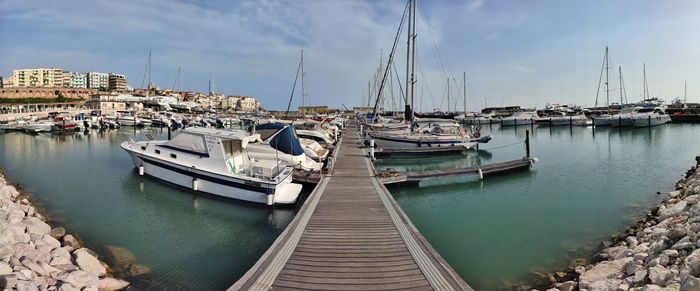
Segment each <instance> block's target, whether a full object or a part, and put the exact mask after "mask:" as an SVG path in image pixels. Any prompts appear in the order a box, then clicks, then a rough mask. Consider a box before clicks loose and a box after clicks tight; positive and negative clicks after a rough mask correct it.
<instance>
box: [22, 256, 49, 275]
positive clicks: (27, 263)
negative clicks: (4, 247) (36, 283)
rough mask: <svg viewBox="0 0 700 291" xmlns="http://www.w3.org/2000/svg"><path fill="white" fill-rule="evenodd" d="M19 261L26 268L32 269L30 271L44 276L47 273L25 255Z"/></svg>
mask: <svg viewBox="0 0 700 291" xmlns="http://www.w3.org/2000/svg"><path fill="white" fill-rule="evenodd" d="M20 262H22V266H25V267H27V269H29V270H32V272H34V273H37V274H39V275H41V276H46V275H48V274H49V273H48V272H47V271H46V270H44V268H42V267H41V266H40V265H39V264H37V263H36V262H34V261H32V260H31V259H29V258H27V257H23V258H21V259H20Z"/></svg>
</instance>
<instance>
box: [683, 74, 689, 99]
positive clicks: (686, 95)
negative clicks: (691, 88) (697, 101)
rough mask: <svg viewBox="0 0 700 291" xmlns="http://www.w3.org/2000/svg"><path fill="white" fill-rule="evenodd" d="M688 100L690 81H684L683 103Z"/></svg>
mask: <svg viewBox="0 0 700 291" xmlns="http://www.w3.org/2000/svg"><path fill="white" fill-rule="evenodd" d="M687 102H688V81H687V80H686V81H684V82H683V103H684V104H685V103H687Z"/></svg>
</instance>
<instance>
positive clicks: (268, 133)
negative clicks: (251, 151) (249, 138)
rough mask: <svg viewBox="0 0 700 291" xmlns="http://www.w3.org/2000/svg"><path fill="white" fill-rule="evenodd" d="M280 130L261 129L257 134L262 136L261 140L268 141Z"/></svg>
mask: <svg viewBox="0 0 700 291" xmlns="http://www.w3.org/2000/svg"><path fill="white" fill-rule="evenodd" d="M278 130H279V129H275V128H270V129H260V130H256V131H255V133H257V134H260V139H261V140H266V139H268V138H270V137H271V136H272V135H273V134H275V132H277V131H278Z"/></svg>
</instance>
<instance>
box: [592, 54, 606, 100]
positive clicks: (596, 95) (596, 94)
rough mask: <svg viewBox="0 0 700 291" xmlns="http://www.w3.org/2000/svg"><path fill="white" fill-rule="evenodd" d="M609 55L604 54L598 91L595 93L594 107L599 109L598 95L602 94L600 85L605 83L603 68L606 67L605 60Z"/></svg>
mask: <svg viewBox="0 0 700 291" xmlns="http://www.w3.org/2000/svg"><path fill="white" fill-rule="evenodd" d="M606 58H607V54H605V53H604V54H603V64H602V65H600V77H599V78H598V89H597V90H596V92H595V105H593V107H598V95H599V94H600V84H601V83H602V82H603V68H604V67H605V60H606Z"/></svg>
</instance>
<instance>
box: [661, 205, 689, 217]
mask: <svg viewBox="0 0 700 291" xmlns="http://www.w3.org/2000/svg"><path fill="white" fill-rule="evenodd" d="M686 206H688V203H687V202H685V201H680V202H678V203H675V204H670V205H668V206H666V205H663V204H662V205H661V206H660V207H659V211H658V213H657V216H658V217H659V220H664V219H666V218H669V217H672V216H677V215H679V214H681V213H682V212H683V211H685V208H686Z"/></svg>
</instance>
